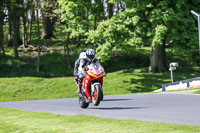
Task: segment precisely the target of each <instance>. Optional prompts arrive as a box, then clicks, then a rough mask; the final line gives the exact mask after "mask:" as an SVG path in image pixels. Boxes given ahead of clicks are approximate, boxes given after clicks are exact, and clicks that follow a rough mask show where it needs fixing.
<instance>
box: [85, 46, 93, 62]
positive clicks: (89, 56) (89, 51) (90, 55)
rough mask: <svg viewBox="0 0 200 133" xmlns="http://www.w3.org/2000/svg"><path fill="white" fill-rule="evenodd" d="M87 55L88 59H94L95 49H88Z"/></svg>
mask: <svg viewBox="0 0 200 133" xmlns="http://www.w3.org/2000/svg"><path fill="white" fill-rule="evenodd" d="M86 56H87V58H88V59H90V60H91V61H92V60H93V59H94V57H95V51H94V49H88V50H87V51H86Z"/></svg>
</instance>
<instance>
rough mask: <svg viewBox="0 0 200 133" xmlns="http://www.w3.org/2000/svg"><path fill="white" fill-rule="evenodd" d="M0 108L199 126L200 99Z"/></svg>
mask: <svg viewBox="0 0 200 133" xmlns="http://www.w3.org/2000/svg"><path fill="white" fill-rule="evenodd" d="M0 107H8V108H15V109H20V110H27V111H34V112H50V113H55V114H61V115H90V116H97V117H101V118H113V119H134V120H144V121H154V122H165V123H172V124H173V123H174V124H184V125H200V95H190V94H160V93H148V94H134V95H119V96H104V101H102V102H101V103H100V105H99V106H93V105H92V103H91V104H90V105H89V107H88V108H87V109H81V108H80V107H79V104H78V98H65V99H51V100H33V101H16V102H0Z"/></svg>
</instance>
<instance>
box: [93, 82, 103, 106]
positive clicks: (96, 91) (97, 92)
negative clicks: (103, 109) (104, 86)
mask: <svg viewBox="0 0 200 133" xmlns="http://www.w3.org/2000/svg"><path fill="white" fill-rule="evenodd" d="M101 99H102V93H101V87H100V85H95V86H94V94H93V96H92V102H93V104H94V106H98V105H99V104H100V101H101Z"/></svg>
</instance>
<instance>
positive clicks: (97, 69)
mask: <svg viewBox="0 0 200 133" xmlns="http://www.w3.org/2000/svg"><path fill="white" fill-rule="evenodd" d="M87 70H88V71H87V74H86V76H85V77H84V79H83V82H82V85H81V86H82V87H81V93H80V94H79V106H80V107H81V108H87V107H88V106H89V104H90V103H93V104H94V106H98V105H99V104H100V101H102V100H103V89H102V87H103V77H104V68H103V67H102V66H101V65H97V64H94V63H92V64H90V65H88V66H87Z"/></svg>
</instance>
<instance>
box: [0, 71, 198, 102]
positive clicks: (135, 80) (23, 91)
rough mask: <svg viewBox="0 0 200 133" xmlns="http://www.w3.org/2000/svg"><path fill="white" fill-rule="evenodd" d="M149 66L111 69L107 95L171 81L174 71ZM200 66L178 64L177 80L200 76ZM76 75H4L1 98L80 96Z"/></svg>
mask: <svg viewBox="0 0 200 133" xmlns="http://www.w3.org/2000/svg"><path fill="white" fill-rule="evenodd" d="M147 69H148V68H146V67H145V68H135V69H125V70H120V71H116V72H111V73H108V74H107V76H106V77H105V78H104V86H103V89H104V95H122V94H133V93H144V92H152V91H154V90H156V89H159V88H161V86H162V84H164V83H169V82H170V73H169V72H166V73H159V74H154V73H148V72H147ZM198 74H199V67H193V68H181V67H180V68H177V70H176V71H174V81H178V80H184V79H188V78H193V77H195V76H198ZM76 90H77V88H76V85H75V83H74V77H62V78H41V77H16V78H0V101H21V100H37V99H55V98H71V97H77V94H76Z"/></svg>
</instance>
